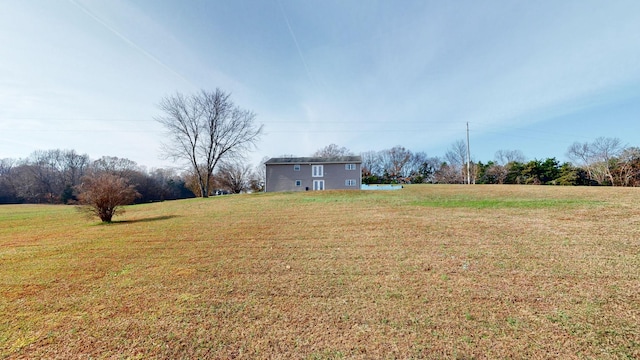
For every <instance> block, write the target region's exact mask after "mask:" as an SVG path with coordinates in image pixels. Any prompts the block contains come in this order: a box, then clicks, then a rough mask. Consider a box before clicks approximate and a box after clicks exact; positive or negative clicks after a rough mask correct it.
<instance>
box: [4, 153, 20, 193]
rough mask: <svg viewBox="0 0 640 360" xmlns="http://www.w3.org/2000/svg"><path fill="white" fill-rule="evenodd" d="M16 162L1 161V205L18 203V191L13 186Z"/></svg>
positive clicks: (11, 160)
mask: <svg viewBox="0 0 640 360" xmlns="http://www.w3.org/2000/svg"><path fill="white" fill-rule="evenodd" d="M15 163H16V161H15V160H13V159H9V158H7V159H0V204H12V203H16V202H18V197H17V196H16V190H15V187H14V184H13V180H14V179H13V172H14V166H15Z"/></svg>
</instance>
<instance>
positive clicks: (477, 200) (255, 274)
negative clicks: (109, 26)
mask: <svg viewBox="0 0 640 360" xmlns="http://www.w3.org/2000/svg"><path fill="white" fill-rule="evenodd" d="M115 220H116V222H115V223H112V224H107V225H103V224H101V223H100V222H99V221H98V220H94V219H87V218H85V217H83V215H82V214H80V213H79V212H77V211H76V210H75V209H74V208H73V207H69V206H47V205H9V206H1V207H0V296H1V298H0V313H1V314H2V317H1V318H0V358H9V359H14V358H125V359H147V358H245V359H254V358H307V359H341V358H345V359H346V358H348V359H351V358H363V359H379V358H399V359H407V358H417V359H420V358H428V359H430V358H433V359H441V358H449V359H471V358H478V359H481V358H492V359H493V358H526V359H547V358H562V359H572V358H575V359H583V358H594V359H596V358H597V359H632V358H640V189H637V188H595V187H593V188H588V187H551V186H548V187H546V186H515V185H513V186H498V185H495V186H455V185H448V186H447V185H414V186H405V188H404V189H402V190H399V191H325V192H304V193H267V194H253V195H234V196H225V197H214V198H209V199H191V200H181V201H171V202H164V203H154V204H145V205H136V206H131V207H128V208H127V212H126V213H125V214H124V216H122V217H120V218H115Z"/></svg>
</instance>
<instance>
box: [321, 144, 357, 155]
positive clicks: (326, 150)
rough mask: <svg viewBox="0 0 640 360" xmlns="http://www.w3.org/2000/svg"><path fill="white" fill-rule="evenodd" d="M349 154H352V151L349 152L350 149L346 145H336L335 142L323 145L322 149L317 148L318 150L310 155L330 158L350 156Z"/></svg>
mask: <svg viewBox="0 0 640 360" xmlns="http://www.w3.org/2000/svg"><path fill="white" fill-rule="evenodd" d="M350 155H353V153H352V152H351V150H349V149H347V148H346V147H344V146H338V145H336V144H330V145H327V146H325V147H323V148H322V149H319V150H318V151H316V152H315V153H313V154H312V155H311V156H313V157H324V158H332V157H339V156H350Z"/></svg>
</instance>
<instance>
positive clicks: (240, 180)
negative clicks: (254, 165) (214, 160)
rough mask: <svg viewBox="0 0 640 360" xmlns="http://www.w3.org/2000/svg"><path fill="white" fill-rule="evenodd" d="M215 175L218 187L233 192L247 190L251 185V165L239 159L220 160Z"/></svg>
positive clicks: (237, 192)
mask: <svg viewBox="0 0 640 360" xmlns="http://www.w3.org/2000/svg"><path fill="white" fill-rule="evenodd" d="M216 174H217V176H216V177H215V178H216V180H217V182H218V184H220V187H222V188H223V189H225V190H228V191H230V192H231V193H234V194H239V193H241V192H243V191H247V190H249V188H250V185H251V183H250V182H251V176H252V171H251V167H250V166H249V165H246V164H242V163H241V162H239V161H230V162H222V163H221V164H220V166H219V167H218V171H217V172H216Z"/></svg>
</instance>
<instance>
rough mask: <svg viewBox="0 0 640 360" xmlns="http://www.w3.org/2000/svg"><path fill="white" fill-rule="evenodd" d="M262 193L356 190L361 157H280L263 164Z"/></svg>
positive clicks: (359, 180)
mask: <svg viewBox="0 0 640 360" xmlns="http://www.w3.org/2000/svg"><path fill="white" fill-rule="evenodd" d="M265 166H266V173H267V178H266V185H265V191H267V192H271V191H309V190H337V189H350V190H359V189H360V185H361V184H362V179H361V178H362V175H361V174H362V169H361V167H362V158H361V157H360V156H340V157H332V158H321V157H283V158H272V159H269V160H268V161H267V162H266V163H265Z"/></svg>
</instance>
